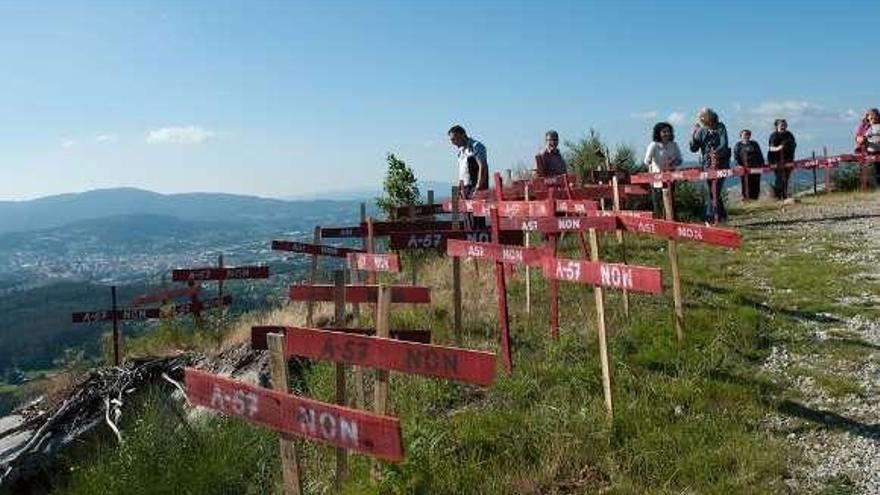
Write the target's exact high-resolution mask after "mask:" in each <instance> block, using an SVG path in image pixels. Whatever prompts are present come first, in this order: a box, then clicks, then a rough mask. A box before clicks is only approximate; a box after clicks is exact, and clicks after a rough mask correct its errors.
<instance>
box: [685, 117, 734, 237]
mask: <svg viewBox="0 0 880 495" xmlns="http://www.w3.org/2000/svg"><path fill="white" fill-rule="evenodd" d="M697 118H698V122H697V123H696V124H694V130H693V131H692V132H691V142H690V150H691V151H692V152H697V151H699V152H700V164H701V165H702V166H703V169H704V170H705V169H707V168H711V167H712V166H714V167H715V168H717V169H728V168H730V145H729V144H728V141H727V128H726V127H725V126H724V124H723V123H721V122H720V121H719V120H718V114H717V113H715V111H714V110H712V109H711V108H701V109H700V111H699V113H698V114H697ZM707 184H708V186H709V205H708V206H707V207H706V214H705V220H706V221H707V222H708V221H709V220H710V219H713V218H714V217H715V216H716V214H717V216H718V219H719V220H726V219H727V210H726V209H725V208H724V194H723V193H724V179H714V180H709V181H707ZM713 196H714V197H715V198H717V201H718V211H717V212H716V211H714V208H713V207H714V205H713V204H712V197H713Z"/></svg>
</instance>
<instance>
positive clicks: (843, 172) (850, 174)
mask: <svg viewBox="0 0 880 495" xmlns="http://www.w3.org/2000/svg"><path fill="white" fill-rule="evenodd" d="M871 175H873V174H871ZM831 180H832V182H834V190H835V191H855V190H857V189H858V188H859V186H860V185H861V167H859V165H858V164H855V163H847V164H846V165H842V166H840V167H838V168H837V169H835V170H834V171H833V172H832V173H831Z"/></svg>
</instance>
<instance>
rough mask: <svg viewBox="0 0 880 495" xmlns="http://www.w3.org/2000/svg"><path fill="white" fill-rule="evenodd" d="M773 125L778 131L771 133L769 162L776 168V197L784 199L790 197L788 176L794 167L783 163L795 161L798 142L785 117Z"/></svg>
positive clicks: (768, 152)
mask: <svg viewBox="0 0 880 495" xmlns="http://www.w3.org/2000/svg"><path fill="white" fill-rule="evenodd" d="M773 126H774V127H775V128H776V131H774V132H773V133H772V134H770V142H769V144H770V147H769V148H768V149H767V163H768V164H769V165H770V166H771V167H773V168H775V169H776V183H775V184H774V186H773V193H774V194H775V195H776V199H779V200H782V201H784V200H785V199H786V198H788V178H789V176H790V175H791V170H792V169H791V168H788V167H783V165H784V164H787V163H791V162H792V161H794V150H795V148H797V142H796V141H795V140H794V134H792V133H791V132H789V131H788V122H786V121H785V119H776V121H775V122H773Z"/></svg>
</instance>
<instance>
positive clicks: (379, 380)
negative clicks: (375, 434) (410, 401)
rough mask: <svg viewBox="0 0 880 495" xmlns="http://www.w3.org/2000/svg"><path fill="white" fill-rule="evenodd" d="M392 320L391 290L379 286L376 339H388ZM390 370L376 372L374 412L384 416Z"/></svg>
mask: <svg viewBox="0 0 880 495" xmlns="http://www.w3.org/2000/svg"><path fill="white" fill-rule="evenodd" d="M390 319H391V288H390V287H388V286H387V285H385V284H379V294H378V301H377V304H376V337H382V338H386V339H387V338H388V336H389V333H390V331H389V328H390ZM388 385H389V373H388V370H380V369H377V370H376V383H375V388H374V389H373V411H374V412H375V413H376V414H381V415H383V416H387V415H388V410H389V408H388ZM370 475H371V477H372V478H373V480H374V481H375V480H378V479H379V478H380V476H381V472H380V470H379V464H378V463H375V464H373V468H372V470H371V473H370Z"/></svg>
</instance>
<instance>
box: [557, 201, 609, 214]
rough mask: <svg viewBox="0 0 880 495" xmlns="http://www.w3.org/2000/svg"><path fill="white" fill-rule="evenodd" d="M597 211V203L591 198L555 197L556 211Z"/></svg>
mask: <svg viewBox="0 0 880 495" xmlns="http://www.w3.org/2000/svg"><path fill="white" fill-rule="evenodd" d="M591 211H599V203H597V202H596V201H594V200H592V199H557V200H556V212H557V213H587V212H591Z"/></svg>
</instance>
